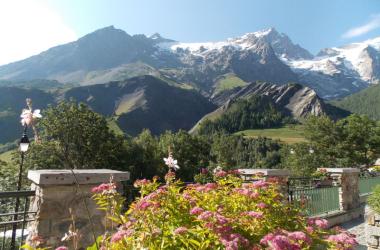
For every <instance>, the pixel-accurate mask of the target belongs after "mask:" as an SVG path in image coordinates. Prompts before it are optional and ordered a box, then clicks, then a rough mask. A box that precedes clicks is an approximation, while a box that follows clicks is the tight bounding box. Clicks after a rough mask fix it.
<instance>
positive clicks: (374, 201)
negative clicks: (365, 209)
mask: <svg viewBox="0 0 380 250" xmlns="http://www.w3.org/2000/svg"><path fill="white" fill-rule="evenodd" d="M368 204H369V206H370V207H371V208H372V209H373V211H375V212H376V213H378V214H380V185H377V186H376V187H375V188H374V189H373V193H372V194H371V195H370V196H369V197H368Z"/></svg>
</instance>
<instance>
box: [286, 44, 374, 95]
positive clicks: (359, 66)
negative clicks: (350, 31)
mask: <svg viewBox="0 0 380 250" xmlns="http://www.w3.org/2000/svg"><path fill="white" fill-rule="evenodd" d="M283 61H284V62H285V63H287V64H288V65H289V66H290V67H291V68H292V69H293V71H294V72H295V73H297V75H298V76H299V78H300V81H301V82H302V83H306V84H307V85H309V86H311V87H313V88H315V89H316V90H317V91H318V92H319V94H322V96H324V97H328V98H331V97H339V96H344V95H348V94H350V93H352V92H357V91H358V90H360V89H363V88H365V87H367V86H368V85H369V84H376V83H378V82H379V79H380V37H378V38H375V39H370V40H367V41H364V42H361V43H353V44H349V45H346V46H342V47H338V48H336V47H335V48H326V49H323V50H321V51H320V52H319V53H318V54H317V56H316V57H315V58H313V59H311V60H287V59H284V58H283Z"/></svg>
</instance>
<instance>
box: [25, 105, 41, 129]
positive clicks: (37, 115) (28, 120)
mask: <svg viewBox="0 0 380 250" xmlns="http://www.w3.org/2000/svg"><path fill="white" fill-rule="evenodd" d="M40 112H41V111H40V110H39V109H36V110H34V111H33V113H32V111H31V110H30V109H24V110H23V111H22V113H21V115H20V117H21V124H22V125H23V126H25V125H27V126H29V125H30V124H32V122H33V119H35V118H41V117H42V115H41V114H40Z"/></svg>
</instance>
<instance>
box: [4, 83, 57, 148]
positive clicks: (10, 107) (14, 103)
mask: <svg viewBox="0 0 380 250" xmlns="http://www.w3.org/2000/svg"><path fill="white" fill-rule="evenodd" d="M26 98H31V99H32V100H33V106H34V107H35V108H39V109H43V108H46V107H47V105H48V104H51V103H54V98H53V96H52V95H51V94H49V93H46V92H43V91H41V90H38V89H23V88H16V87H0V131H1V132H0V144H5V143H7V142H13V141H14V140H16V139H18V138H20V137H21V134H22V129H23V128H22V126H21V123H20V113H21V111H22V109H23V108H25V106H26V103H25V99H26Z"/></svg>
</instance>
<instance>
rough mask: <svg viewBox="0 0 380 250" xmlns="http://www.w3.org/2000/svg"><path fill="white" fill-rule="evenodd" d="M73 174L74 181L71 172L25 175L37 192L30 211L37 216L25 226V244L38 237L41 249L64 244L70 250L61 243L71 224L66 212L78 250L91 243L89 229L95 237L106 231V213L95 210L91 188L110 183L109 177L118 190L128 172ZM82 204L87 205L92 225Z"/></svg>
mask: <svg viewBox="0 0 380 250" xmlns="http://www.w3.org/2000/svg"><path fill="white" fill-rule="evenodd" d="M74 173H75V176H76V179H75V178H74V176H73V175H72V173H71V171H70V170H34V171H29V172H28V179H29V180H31V181H32V190H36V196H35V197H34V198H33V199H32V200H31V204H30V211H36V217H35V221H32V222H30V223H29V225H28V231H29V236H28V238H27V243H29V244H31V239H32V238H33V236H40V237H42V239H43V241H44V244H43V246H48V247H52V248H53V249H54V248H55V247H57V246H60V245H66V246H69V248H70V244H67V242H62V241H61V239H62V237H64V235H65V233H67V232H68V231H69V228H70V225H71V224H72V217H71V214H70V212H69V209H71V211H72V214H73V216H74V219H75V225H76V229H78V230H79V234H80V235H81V238H80V241H79V247H80V249H86V247H88V246H90V245H92V244H93V243H94V239H93V234H92V228H93V231H94V233H95V235H96V236H99V235H101V234H103V233H104V232H105V220H106V219H105V214H104V212H103V211H101V210H98V209H97V205H96V203H95V202H94V201H93V200H92V199H91V196H92V193H91V189H92V188H93V187H95V186H98V185H99V184H101V183H109V181H110V178H111V176H112V177H113V181H114V182H115V183H116V184H117V185H118V186H119V187H120V186H121V185H120V182H121V181H126V180H128V179H129V173H128V172H120V171H115V170H108V169H86V170H74ZM76 180H77V181H78V183H79V188H78V186H77V184H76ZM84 201H86V203H87V207H88V210H89V214H90V218H91V220H92V224H93V226H92V225H91V222H90V220H89V215H88V213H87V209H86V206H85V202H84Z"/></svg>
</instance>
